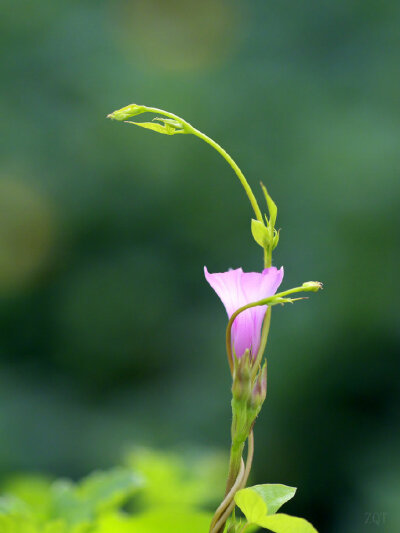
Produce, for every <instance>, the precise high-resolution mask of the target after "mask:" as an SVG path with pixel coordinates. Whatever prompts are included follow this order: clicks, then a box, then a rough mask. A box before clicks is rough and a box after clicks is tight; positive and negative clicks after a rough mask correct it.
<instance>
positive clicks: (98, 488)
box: [76, 468, 144, 512]
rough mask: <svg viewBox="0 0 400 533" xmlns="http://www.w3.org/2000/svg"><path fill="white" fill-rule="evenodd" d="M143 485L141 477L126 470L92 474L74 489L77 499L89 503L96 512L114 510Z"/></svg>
mask: <svg viewBox="0 0 400 533" xmlns="http://www.w3.org/2000/svg"><path fill="white" fill-rule="evenodd" d="M143 485H144V480H143V478H142V477H141V476H139V475H137V474H135V473H134V472H133V471H132V470H130V469H127V468H113V469H112V470H109V471H107V472H93V473H92V474H90V475H89V476H88V477H86V478H85V479H83V480H82V481H81V483H80V484H79V485H78V487H77V489H76V494H77V496H78V498H79V499H81V500H84V501H88V502H90V503H91V505H92V506H93V508H94V509H95V510H96V512H103V511H106V510H107V511H108V510H111V509H116V508H117V507H119V506H120V505H121V504H123V503H124V502H125V501H126V499H127V498H128V497H129V496H131V495H132V494H133V493H135V492H136V491H137V490H139V489H140V488H141V487H142V486H143Z"/></svg>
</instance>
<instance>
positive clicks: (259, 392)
mask: <svg viewBox="0 0 400 533" xmlns="http://www.w3.org/2000/svg"><path fill="white" fill-rule="evenodd" d="M266 396H267V363H264V366H263V367H262V368H261V370H259V372H258V375H257V377H256V381H255V383H254V386H253V390H252V392H251V397H250V399H249V412H252V416H254V418H255V417H256V416H257V415H258V413H259V411H260V409H261V407H262V404H263V403H264V400H265V398H266Z"/></svg>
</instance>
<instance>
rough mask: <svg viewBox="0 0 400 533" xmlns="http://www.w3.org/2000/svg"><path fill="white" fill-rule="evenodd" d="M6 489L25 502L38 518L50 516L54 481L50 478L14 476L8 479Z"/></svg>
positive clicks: (42, 518)
mask: <svg viewBox="0 0 400 533" xmlns="http://www.w3.org/2000/svg"><path fill="white" fill-rule="evenodd" d="M4 491H5V492H7V493H10V494H12V495H13V496H15V497H16V498H18V499H19V500H21V502H24V504H25V505H26V507H27V508H28V509H29V510H30V512H31V513H32V515H33V516H34V517H35V518H36V519H38V520H44V519H46V518H49V513H50V509H51V505H52V482H51V480H50V479H48V478H45V477H42V476H35V475H25V476H21V475H18V476H14V477H12V478H10V479H8V480H7V481H6V483H5V484H4ZM0 501H1V499H0ZM0 508H1V503H0Z"/></svg>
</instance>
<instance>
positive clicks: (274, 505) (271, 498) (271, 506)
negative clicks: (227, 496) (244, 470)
mask: <svg viewBox="0 0 400 533" xmlns="http://www.w3.org/2000/svg"><path fill="white" fill-rule="evenodd" d="M245 490H252V491H254V492H256V493H257V494H258V495H259V496H260V497H261V498H262V500H263V502H264V503H265V504H266V506H267V514H275V513H276V512H277V510H278V509H279V508H280V507H281V506H282V505H283V504H284V503H286V502H287V501H289V500H291V499H292V498H293V496H294V495H295V494H296V490H297V489H296V487H288V486H287V485H280V484H279V483H267V484H264V485H254V486H253V487H248V489H245Z"/></svg>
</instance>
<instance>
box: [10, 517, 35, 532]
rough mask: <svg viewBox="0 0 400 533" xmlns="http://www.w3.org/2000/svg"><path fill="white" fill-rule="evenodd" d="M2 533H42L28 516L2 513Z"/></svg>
mask: <svg viewBox="0 0 400 533" xmlns="http://www.w3.org/2000/svg"><path fill="white" fill-rule="evenodd" d="M0 531H1V533H41V532H40V531H39V530H38V528H37V527H36V526H35V525H34V524H33V523H32V522H31V521H30V520H29V519H27V518H24V517H22V516H12V515H10V516H5V515H4V516H2V515H0Z"/></svg>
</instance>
